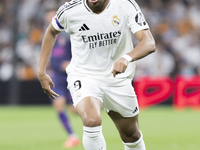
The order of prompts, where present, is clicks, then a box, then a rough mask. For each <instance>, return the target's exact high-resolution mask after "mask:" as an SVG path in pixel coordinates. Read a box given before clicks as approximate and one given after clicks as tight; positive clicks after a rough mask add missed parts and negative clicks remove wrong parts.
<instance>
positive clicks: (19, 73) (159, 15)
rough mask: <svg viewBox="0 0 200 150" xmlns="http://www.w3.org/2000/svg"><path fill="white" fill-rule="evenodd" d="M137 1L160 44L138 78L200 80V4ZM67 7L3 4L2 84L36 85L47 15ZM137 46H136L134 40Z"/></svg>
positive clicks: (38, 1)
mask: <svg viewBox="0 0 200 150" xmlns="http://www.w3.org/2000/svg"><path fill="white" fill-rule="evenodd" d="M136 1H137V2H138V3H139V5H140V7H141V9H142V11H143V13H144V16H145V17H146V20H147V22H148V23H149V25H150V28H151V31H152V33H153V36H154V38H155V40H156V44H157V51H156V52H155V53H154V54H151V55H149V56H147V57H146V58H145V59H141V60H139V61H137V71H136V77H140V76H170V77H172V78H174V77H176V76H177V75H180V74H181V75H185V76H193V75H200V42H199V41H200V30H199V29H200V19H199V16H200V1H199V0H136ZM64 2H65V0H0V81H8V80H9V79H10V78H11V77H12V76H13V75H14V76H16V77H17V79H19V80H34V79H36V69H37V65H38V61H39V54H40V46H41V40H42V37H43V34H44V32H45V31H44V30H45V28H46V27H47V25H46V24H45V23H44V22H45V21H44V19H45V17H44V14H45V11H46V10H47V9H50V8H52V6H56V7H58V6H60V5H62V4H64ZM16 4H17V5H16ZM16 7H17V8H16ZM15 10H17V11H15ZM16 12H17V13H16ZM14 28H15V29H17V30H14ZM133 42H134V44H137V42H135V40H134V38H133Z"/></svg>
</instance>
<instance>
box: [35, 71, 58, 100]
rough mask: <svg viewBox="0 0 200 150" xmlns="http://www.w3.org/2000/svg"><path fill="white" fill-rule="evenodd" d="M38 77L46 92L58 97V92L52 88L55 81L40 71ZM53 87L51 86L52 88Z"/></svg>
mask: <svg viewBox="0 0 200 150" xmlns="http://www.w3.org/2000/svg"><path fill="white" fill-rule="evenodd" d="M38 79H39V81H40V84H41V86H42V89H43V91H44V93H46V94H47V95H48V96H49V97H50V98H53V99H55V96H56V97H58V96H59V95H58V94H56V93H55V92H54V91H53V90H51V88H54V83H53V81H52V80H51V78H50V77H49V75H47V74H40V73H38ZM50 87H51V88H50Z"/></svg>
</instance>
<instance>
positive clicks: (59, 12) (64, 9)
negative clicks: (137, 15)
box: [57, 2, 82, 19]
mask: <svg viewBox="0 0 200 150" xmlns="http://www.w3.org/2000/svg"><path fill="white" fill-rule="evenodd" d="M81 3H82V2H77V3H75V4H74V5H71V6H68V7H66V6H64V5H63V7H61V8H60V9H59V10H60V11H59V10H58V12H57V16H58V19H59V18H60V17H61V16H62V14H63V13H64V12H65V11H66V10H68V9H71V8H73V7H75V6H77V5H79V4H81Z"/></svg>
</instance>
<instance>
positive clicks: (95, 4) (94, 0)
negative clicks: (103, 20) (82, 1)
mask: <svg viewBox="0 0 200 150" xmlns="http://www.w3.org/2000/svg"><path fill="white" fill-rule="evenodd" d="M108 2H109V0H87V4H88V6H89V7H90V9H92V11H94V12H95V13H100V12H102V11H103V10H104V8H105V7H106V6H107V4H108Z"/></svg>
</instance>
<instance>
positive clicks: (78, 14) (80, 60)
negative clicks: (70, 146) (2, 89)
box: [38, 0, 155, 150]
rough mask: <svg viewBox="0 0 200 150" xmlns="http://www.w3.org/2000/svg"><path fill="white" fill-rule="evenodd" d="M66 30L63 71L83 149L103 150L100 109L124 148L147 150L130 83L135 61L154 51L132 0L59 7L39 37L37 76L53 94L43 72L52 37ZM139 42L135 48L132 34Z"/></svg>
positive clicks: (78, 1) (75, 0)
mask: <svg viewBox="0 0 200 150" xmlns="http://www.w3.org/2000/svg"><path fill="white" fill-rule="evenodd" d="M61 31H66V32H68V33H70V37H71V44H72V59H71V62H70V64H69V65H68V67H67V68H66V72H67V74H68V80H67V81H68V88H69V89H70V93H71V95H72V98H73V105H74V107H75V108H76V110H77V112H78V114H79V115H80V117H81V120H82V122H83V141H82V142H83V146H84V148H85V150H106V142H105V139H104V136H103V134H102V116H101V109H102V108H104V110H105V111H106V113H107V114H108V115H109V116H110V118H111V119H112V120H113V122H114V123H115V125H116V127H117V129H118V131H119V134H120V137H121V139H122V141H123V144H124V149H125V150H145V149H146V148H145V144H144V140H143V136H142V132H141V131H140V129H139V125H138V114H139V107H138V102H137V96H136V94H135V92H134V88H133V86H132V79H133V77H134V73H135V61H136V60H138V59H141V58H143V57H145V56H147V55H149V54H150V53H152V52H154V51H155V41H154V38H153V36H152V35H151V32H150V29H149V26H148V23H147V22H146V20H145V18H144V16H143V14H142V12H141V10H140V8H139V6H138V5H137V3H136V2H135V1H134V0H72V1H70V2H69V3H65V4H64V5H63V6H61V7H60V8H59V9H58V11H57V14H56V16H55V17H54V18H53V19H52V23H51V24H50V25H49V27H48V28H47V30H46V34H45V36H44V39H43V43H42V49H41V56H40V63H39V68H38V79H39V80H40V83H41V86H42V88H43V90H44V92H45V93H46V94H47V95H48V96H49V97H51V98H55V97H57V96H59V95H58V94H57V93H55V92H54V91H53V90H52V89H51V87H52V88H53V87H54V84H53V82H52V80H51V78H50V77H49V76H48V75H47V74H46V73H45V69H46V65H47V61H48V58H49V55H50V53H51V49H52V48H53V45H54V43H55V39H56V35H57V34H59V33H60V32H61ZM130 31H131V32H132V33H133V34H134V35H135V37H136V38H137V39H138V41H139V44H138V45H137V46H136V47H135V48H133V44H132V39H131V32H130Z"/></svg>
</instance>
